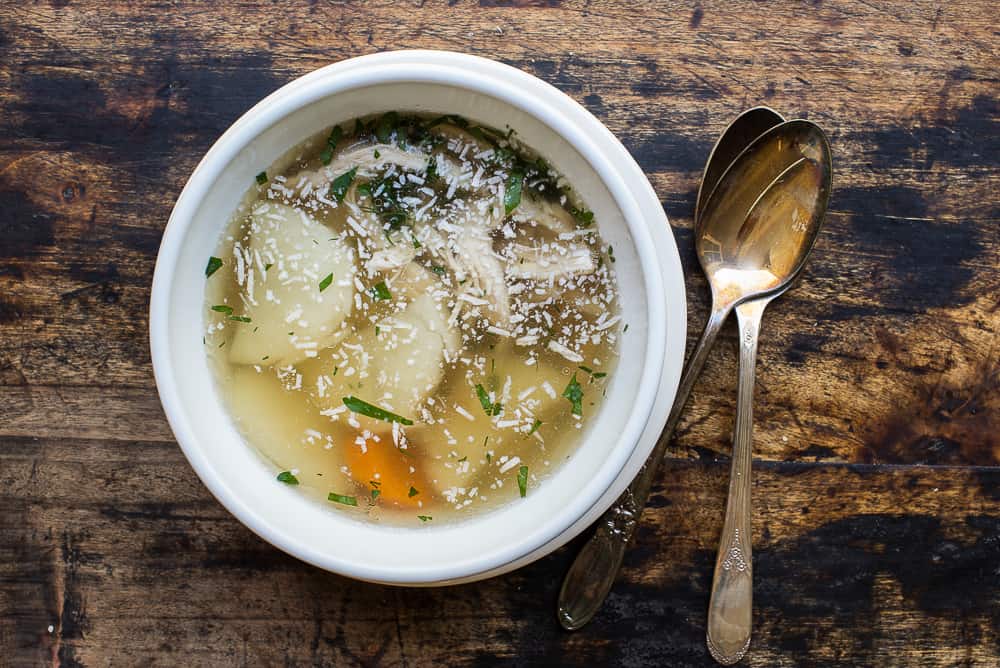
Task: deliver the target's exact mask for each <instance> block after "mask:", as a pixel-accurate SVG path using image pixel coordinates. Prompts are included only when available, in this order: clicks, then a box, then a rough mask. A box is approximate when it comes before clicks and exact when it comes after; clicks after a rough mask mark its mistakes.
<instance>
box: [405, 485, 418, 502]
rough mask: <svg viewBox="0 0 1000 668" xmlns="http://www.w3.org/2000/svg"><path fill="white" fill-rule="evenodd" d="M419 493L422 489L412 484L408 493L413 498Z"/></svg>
mask: <svg viewBox="0 0 1000 668" xmlns="http://www.w3.org/2000/svg"><path fill="white" fill-rule="evenodd" d="M417 494H420V490H418V489H417V488H416V487H413V486H410V491H409V492H408V493H407V494H406V495H407V496H408V497H410V498H411V499H412V498H413V497H415V496H416V495H417Z"/></svg>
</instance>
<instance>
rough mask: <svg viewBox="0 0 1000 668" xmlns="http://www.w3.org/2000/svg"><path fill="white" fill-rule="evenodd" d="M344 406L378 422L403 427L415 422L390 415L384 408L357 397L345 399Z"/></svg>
mask: <svg viewBox="0 0 1000 668" xmlns="http://www.w3.org/2000/svg"><path fill="white" fill-rule="evenodd" d="M343 401H344V405H345V406H347V408H348V410H350V411H351V412H352V413H359V414H361V415H365V416H367V417H370V418H374V419H376V420H385V421H386V422H398V423H399V424H402V425H407V426H409V425H411V424H413V420H410V419H408V418H405V417H403V416H401V415H396V414H395V413H390V412H389V411H387V410H385V409H384V408H379V407H378V406H376V405H374V404H370V403H368V402H367V401H363V400H361V399H358V398H357V397H344V399H343Z"/></svg>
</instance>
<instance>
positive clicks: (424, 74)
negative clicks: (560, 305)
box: [150, 51, 666, 584]
mask: <svg viewBox="0 0 1000 668" xmlns="http://www.w3.org/2000/svg"><path fill="white" fill-rule="evenodd" d="M430 54H432V55H433V60H434V62H429V60H430V59H429V58H428V56H429V55H430ZM390 55H392V56H395V58H396V60H394V61H388V62H379V61H385V60H386V57H387V56H390ZM401 57H402V58H404V60H403V61H400V60H399V58H401ZM442 60H444V61H446V64H442V62H441V61H442ZM362 64H364V65H365V67H364V68H363V69H359V66H360V65H362ZM428 65H430V67H428ZM404 82H405V83H428V84H444V85H449V86H453V87H456V88H459V89H464V90H470V91H472V92H475V93H477V94H481V95H487V96H491V97H495V98H497V99H500V100H502V101H503V102H505V103H507V104H510V105H512V106H514V107H516V108H518V109H520V110H522V111H524V112H525V113H527V114H529V115H530V116H532V117H534V118H535V119H536V120H538V121H540V122H542V123H543V124H544V125H546V126H547V127H549V128H550V129H551V130H552V131H553V132H554V133H556V134H557V135H559V136H560V137H562V138H563V139H564V140H565V141H567V142H568V143H569V144H570V145H572V146H573V147H574V149H575V150H576V151H578V152H579V153H580V155H581V156H582V157H583V158H584V160H586V161H587V162H588V163H589V165H590V167H591V168H592V169H593V170H594V172H595V173H596V174H597V175H598V176H599V178H600V179H601V180H602V182H603V183H604V185H605V187H607V188H608V190H609V192H610V193H611V195H612V197H613V199H614V201H615V203H616V205H617V206H618V207H619V209H620V210H621V213H622V216H623V218H624V221H625V224H626V227H627V229H628V230H629V233H630V234H631V235H632V238H633V243H634V244H635V248H636V252H637V255H638V257H639V260H640V270H641V274H642V279H643V283H644V285H645V290H646V297H647V299H646V302H647V303H646V304H645V309H646V317H647V332H646V349H645V351H644V358H643V359H644V362H645V364H644V369H643V371H642V374H641V379H640V383H639V390H638V392H637V394H636V403H635V404H634V406H633V407H632V413H631V415H630V417H629V419H628V420H627V422H626V426H625V429H624V430H623V432H622V435H621V436H620V437H619V439H618V440H617V442H616V444H615V446H614V447H613V448H612V449H611V450H610V451H609V453H608V458H607V460H606V461H605V463H604V464H602V465H601V467H600V469H599V471H598V473H599V475H598V476H595V478H593V479H591V480H590V481H588V482H587V483H586V485H584V486H581V493H580V494H579V495H578V496H576V497H574V499H573V501H572V503H570V504H567V506H565V507H563V508H559V509H555V510H553V512H552V513H551V514H549V515H547V516H546V517H545V518H544V519H543V520H541V521H539V523H538V524H537V525H536V527H535V529H533V530H532V531H531V532H530V533H528V534H527V535H525V536H524V537H523V538H521V539H520V540H517V541H515V542H513V543H511V544H509V545H508V546H507V547H506V548H505V549H502V550H494V551H492V552H488V553H483V554H480V555H478V557H477V558H475V559H467V560H465V561H463V562H451V563H449V564H447V565H446V566H444V567H441V566H436V565H428V564H419V565H413V566H407V567H399V568H387V567H384V566H377V567H374V568H372V567H370V566H368V565H367V564H359V563H357V562H356V561H354V560H345V559H342V558H340V557H339V556H338V555H336V554H333V553H330V552H328V551H319V550H317V549H316V548H315V547H314V546H313V545H311V544H309V543H308V541H305V540H303V539H302V538H301V537H298V536H295V535H292V534H291V533H289V532H286V531H283V530H282V527H280V526H274V525H271V524H268V523H267V522H265V521H263V520H262V519H261V518H260V517H259V516H258V515H257V514H256V513H255V511H254V510H253V509H251V508H250V507H249V506H248V505H246V504H245V503H244V501H243V499H241V498H240V496H239V495H238V494H237V493H236V492H235V490H234V489H233V488H232V487H231V486H230V484H229V483H228V482H227V481H226V479H225V477H224V476H223V475H222V474H221V472H219V471H217V470H216V468H215V467H214V466H213V465H212V464H211V463H210V462H209V461H208V459H207V458H206V457H205V456H204V454H203V452H202V451H203V449H204V445H203V444H202V443H200V442H199V439H198V437H197V436H196V435H195V432H194V430H193V429H192V427H191V425H190V424H189V420H188V416H187V415H186V412H185V410H184V408H183V402H182V400H181V399H180V397H179V392H178V387H177V384H176V378H175V371H176V370H175V369H174V367H173V364H172V359H171V358H172V355H171V352H170V344H169V339H170V336H169V334H168V330H169V324H168V323H169V304H170V301H171V295H172V290H173V282H172V277H173V275H174V272H175V269H176V265H177V262H178V260H179V257H180V251H181V247H182V244H183V241H184V238H185V236H186V233H187V231H188V230H189V228H190V227H191V226H192V224H193V219H194V214H195V213H196V212H197V210H198V209H199V207H200V206H201V205H202V204H203V202H204V199H205V197H206V195H207V194H208V193H209V192H210V191H211V189H212V187H214V185H215V183H216V181H217V179H218V178H219V177H220V175H221V174H222V173H223V172H224V171H225V170H226V169H227V167H228V166H229V164H230V163H231V162H232V161H233V159H234V158H235V157H236V156H237V155H238V154H239V152H240V151H241V150H243V149H244V148H245V147H246V146H247V145H248V144H250V143H252V142H253V141H254V140H255V139H256V138H257V137H258V136H259V135H260V134H262V133H263V132H265V131H266V130H267V129H268V128H270V127H272V126H274V125H275V124H276V123H280V122H281V120H282V119H283V118H285V117H286V116H288V115H290V114H292V113H294V112H296V111H298V110H299V109H301V108H303V107H305V106H307V105H309V104H312V103H314V102H316V101H318V100H320V99H323V98H326V97H330V96H333V95H336V94H338V93H340V92H344V91H347V90H354V89H358V88H364V87H369V86H373V85H379V84H388V83H404ZM553 93H555V94H556V95H553ZM559 104H562V105H564V106H565V105H567V104H568V105H572V106H573V107H577V108H578V112H579V111H583V112H584V114H585V116H581V115H580V114H579V113H577V114H576V115H575V116H576V117H575V118H573V119H570V117H569V116H568V115H566V114H565V113H563V112H560V111H559V109H558V105H559ZM581 119H582V120H583V121H585V123H584V122H581ZM585 130H586V132H585ZM587 132H598V133H600V134H602V135H604V138H605V140H607V139H610V140H611V141H610V142H608V141H605V142H604V143H603V146H598V144H597V143H596V142H594V141H592V140H591V139H590V138H589V137H588V136H587ZM609 151H613V152H619V151H620V152H623V153H624V154H625V156H627V158H628V159H629V160H631V156H630V155H628V152H627V150H626V149H625V148H624V146H622V145H621V143H620V142H619V141H618V139H617V138H615V137H614V135H613V134H611V132H610V130H608V129H607V128H606V127H605V126H604V125H603V124H602V123H601V122H600V121H599V120H598V119H597V118H595V117H594V116H593V115H592V114H590V113H589V112H588V111H586V109H584V108H583V107H582V106H580V105H579V104H578V103H577V102H576V101H575V100H573V99H572V98H570V97H569V96H567V95H565V94H564V93H562V92H561V91H558V89H556V88H554V87H553V86H551V85H550V84H548V83H546V82H544V81H542V80H540V79H538V78H536V77H534V76H532V75H530V74H528V73H526V72H523V71H521V70H518V69H516V68H513V67H510V66H507V65H504V64H502V63H499V62H496V61H492V60H488V59H485V58H480V57H477V56H471V55H468V54H460V53H454V52H447V51H409V52H398V51H397V52H388V53H382V54H372V55H367V56H360V57H357V58H351V59H348V60H345V61H340V62H338V63H334V64H331V65H327V66H325V67H323V68H320V69H318V70H315V71H313V72H311V73H308V74H306V75H304V76H303V77H300V78H297V79H295V80H293V81H291V82H289V83H288V84H285V85H284V86H282V87H281V88H279V89H278V90H277V91H275V92H274V93H272V94H270V95H268V96H267V97H266V98H264V99H263V100H261V101H260V102H258V103H257V104H256V105H254V106H253V107H252V108H251V109H250V110H249V111H247V112H246V113H244V114H243V115H242V116H241V117H240V118H239V119H238V120H237V121H236V122H234V123H233V124H232V125H231V126H230V127H229V128H228V129H227V130H226V132H224V133H223V135H222V136H221V137H220V138H219V139H218V140H217V141H216V142H215V143H214V144H213V146H212V147H211V148H210V149H209V150H208V151H207V152H206V154H205V156H204V157H203V158H202V160H201V161H200V162H199V164H198V165H197V167H196V168H195V169H194V171H193V172H192V174H191V176H190V177H189V179H188V181H187V183H186V184H185V186H184V189H183V190H182V191H181V194H180V195H179V196H178V199H177V202H176V204H175V206H174V209H173V211H172V212H171V215H170V218H169V220H168V223H167V226H166V229H165V230H164V234H163V238H162V240H161V244H160V249H159V252H158V255H157V261H156V268H155V271H154V277H153V287H152V294H151V301H150V348H151V356H152V363H153V369H154V376H155V378H156V385H157V388H158V390H159V395H160V399H161V403H162V405H163V408H164V413H165V414H166V417H167V420H168V422H169V424H170V426H171V429H172V430H173V432H174V434H175V436H176V438H177V441H178V444H179V445H180V446H181V449H182V451H183V452H184V454H185V456H186V458H187V459H188V461H189V463H190V464H191V466H192V467H193V468H194V470H195V472H196V473H197V475H198V476H199V478H200V479H201V480H202V482H203V483H204V484H205V486H206V487H207V488H208V489H209V491H211V492H212V494H213V495H214V496H215V497H216V498H217V499H218V500H219V501H220V503H222V505H223V506H224V507H225V508H226V509H227V510H228V511H229V512H230V513H232V514H233V515H234V516H235V517H236V518H237V519H239V520H240V522H242V523H243V524H244V525H245V526H247V527H248V528H249V529H251V530H252V531H253V532H254V533H256V534H257V535H259V536H260V537H261V538H263V539H264V540H266V541H267V542H269V543H271V544H272V545H275V546H276V547H278V548H279V549H281V550H283V551H285V552H287V553H289V554H291V555H293V556H295V557H296V558H299V559H301V560H304V561H306V562H308V563H311V564H313V565H316V566H318V567H320V568H323V569H326V570H330V571H333V572H337V573H341V574H343V575H347V576H350V577H354V578H358V579H365V580H372V581H377V582H387V583H393V584H421V583H436V582H444V581H453V580H456V579H463V580H468V579H470V578H472V579H474V578H475V577H476V576H477V575H480V574H483V576H485V575H486V574H492V573H493V572H495V571H496V570H497V569H502V568H503V567H504V565H506V564H509V563H513V562H517V561H518V560H519V559H521V558H522V557H524V556H525V555H529V554H531V555H533V556H534V558H537V557H540V556H542V555H543V554H545V553H547V552H548V551H551V550H552V549H555V548H556V547H558V545H559V544H561V543H559V544H555V545H551V547H550V548H549V549H545V548H546V547H547V546H548V545H549V544H550V543H552V542H553V541H554V540H556V539H562V543H564V542H566V541H567V540H569V539H570V538H572V536H565V533H566V531H567V529H569V528H570V527H572V526H573V525H574V523H576V522H577V520H578V519H579V518H580V517H583V516H584V515H586V514H588V512H591V511H592V510H593V506H594V504H595V503H597V502H598V501H599V500H600V499H601V497H602V496H605V492H606V491H607V490H608V489H609V488H610V487H611V486H612V485H614V484H615V482H616V481H617V480H618V478H619V476H620V475H621V472H622V470H623V468H624V467H625V465H626V464H627V463H628V461H629V459H630V458H631V457H632V455H633V453H634V452H635V450H636V448H637V447H638V446H639V443H640V436H641V435H642V433H643V430H644V429H645V427H646V424H647V421H648V419H649V417H650V414H651V412H652V409H653V403H654V399H655V397H656V395H657V391H658V388H659V385H660V376H661V371H662V368H663V364H664V363H665V360H664V358H665V356H666V350H665V343H666V324H665V319H666V313H665V310H666V307H665V301H666V287H665V285H664V284H663V281H662V279H661V274H660V263H659V258H658V257H657V256H656V254H655V248H654V245H653V243H652V240H651V237H650V235H649V231H648V229H647V226H646V225H647V220H646V218H647V215H646V214H645V213H644V212H643V211H642V210H641V208H640V206H639V204H638V202H637V201H636V198H635V197H634V196H633V193H632V191H631V190H630V189H629V187H628V185H627V184H626V183H625V181H624V179H623V178H622V177H621V176H620V175H619V174H617V172H616V171H615V170H614V168H613V167H612V166H611V164H610V161H609V160H608V158H607V157H606V156H607V154H608V153H609ZM486 516H488V515H484V517H486ZM475 521H476V520H475V519H470V520H467V522H470V523H471V522H475ZM458 526H460V525H452V527H458Z"/></svg>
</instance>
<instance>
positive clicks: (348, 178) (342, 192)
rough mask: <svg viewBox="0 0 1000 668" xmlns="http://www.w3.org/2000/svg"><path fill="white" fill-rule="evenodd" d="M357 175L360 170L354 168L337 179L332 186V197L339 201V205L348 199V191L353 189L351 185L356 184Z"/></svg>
mask: <svg viewBox="0 0 1000 668" xmlns="http://www.w3.org/2000/svg"><path fill="white" fill-rule="evenodd" d="M357 173H358V168H357V167H354V168H353V169H351V170H350V171H347V172H344V173H343V174H341V175H340V176H338V177H337V178H335V179H334V180H333V183H331V184H330V197H332V198H334V199H335V200H337V202H338V203H340V202H343V201H344V198H345V197H347V191H348V189H349V188H350V187H351V183H353V182H354V175H355V174H357Z"/></svg>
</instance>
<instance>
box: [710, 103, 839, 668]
mask: <svg viewBox="0 0 1000 668" xmlns="http://www.w3.org/2000/svg"><path fill="white" fill-rule="evenodd" d="M831 178H832V164H831V154H830V145H829V143H828V141H827V139H826V136H825V135H824V134H823V131H822V130H820V129H819V127H817V126H816V125H815V124H813V123H810V122H809V121H802V120H795V121H789V122H787V123H782V124H781V125H778V126H776V127H774V128H772V129H771V130H770V131H768V132H766V133H765V134H764V135H762V136H761V137H759V138H758V139H757V140H755V141H754V143H753V144H751V145H750V146H749V147H748V148H747V149H746V150H745V151H744V152H743V153H741V154H740V156H739V157H738V158H737V159H736V160H735V161H734V162H733V164H732V165H731V166H730V167H729V169H728V170H727V171H726V173H725V174H723V175H722V177H721V179H720V180H719V184H718V185H717V186H716V188H715V190H714V192H713V193H712V194H711V195H710V196H709V199H708V201H707V203H706V205H705V210H704V212H703V216H704V221H705V228H706V232H705V234H703V235H701V236H699V237H698V240H697V245H698V257H699V258H701V263H702V267H703V268H704V269H705V273H706V274H707V275H708V276H709V282H710V283H711V285H712V294H713V299H718V300H721V301H722V302H723V303H726V302H731V303H735V304H737V306H736V316H737V319H738V321H739V346H740V371H739V389H738V393H737V403H736V427H735V429H734V432H733V459H732V468H731V472H730V478H729V499H728V501H727V503H726V516H725V521H724V523H723V528H722V537H721V540H720V544H719V553H718V556H717V557H716V562H715V575H714V579H713V582H712V594H711V599H710V601H709V607H708V625H707V629H706V641H707V644H708V649H709V652H710V653H711V654H712V657H713V658H715V660H716V661H718V662H719V663H722V664H725V665H729V664H733V663H736V662H737V661H739V660H740V659H741V658H743V655H744V654H746V651H747V648H748V647H749V646H750V633H751V625H752V616H753V615H752V611H753V604H752V601H753V575H752V573H753V565H752V559H751V544H752V534H751V529H750V509H751V504H750V459H751V456H750V453H751V445H752V439H753V385H754V366H755V362H756V356H757V338H758V334H759V332H760V322H761V318H762V316H763V315H764V309H765V308H766V307H767V305H768V304H769V303H770V301H771V300H772V299H774V298H775V297H777V296H778V295H780V294H782V293H784V292H785V291H786V290H788V288H789V287H791V285H792V282H793V281H794V279H795V277H796V276H797V275H798V274H799V272H800V271H801V270H802V267H803V266H804V265H805V261H806V258H807V257H808V256H809V252H810V250H812V247H813V243H814V242H815V240H816V235H817V233H818V232H819V229H820V226H821V225H822V222H823V216H824V215H825V214H826V206H827V201H828V199H829V195H830V183H831ZM769 179H770V182H769V185H768V186H767V187H766V188H765V189H764V190H763V192H761V189H760V184H761V183H767V182H768V180H769Z"/></svg>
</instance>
